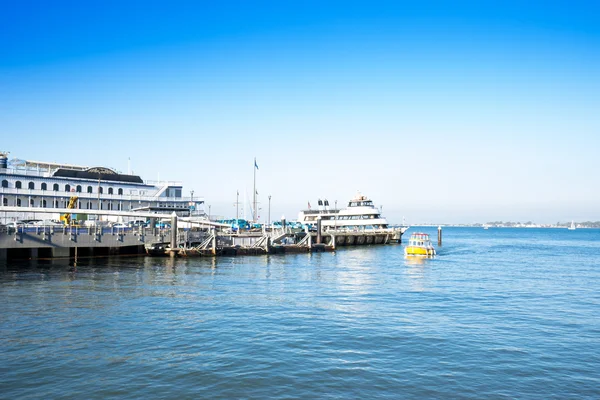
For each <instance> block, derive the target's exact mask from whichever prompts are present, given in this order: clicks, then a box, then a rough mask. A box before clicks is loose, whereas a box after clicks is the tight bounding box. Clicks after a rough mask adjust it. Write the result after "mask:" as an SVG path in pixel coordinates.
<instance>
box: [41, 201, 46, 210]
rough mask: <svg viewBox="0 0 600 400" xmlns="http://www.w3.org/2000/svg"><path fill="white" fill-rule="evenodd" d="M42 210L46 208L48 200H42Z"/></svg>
mask: <svg viewBox="0 0 600 400" xmlns="http://www.w3.org/2000/svg"><path fill="white" fill-rule="evenodd" d="M41 205H42V208H46V200H42V204H41Z"/></svg>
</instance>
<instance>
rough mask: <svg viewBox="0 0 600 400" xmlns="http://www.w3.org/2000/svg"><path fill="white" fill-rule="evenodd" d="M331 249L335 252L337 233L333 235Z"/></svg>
mask: <svg viewBox="0 0 600 400" xmlns="http://www.w3.org/2000/svg"><path fill="white" fill-rule="evenodd" d="M331 248H332V249H334V250H335V233H334V234H332V235H331Z"/></svg>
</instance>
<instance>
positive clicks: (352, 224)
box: [297, 193, 408, 242]
mask: <svg viewBox="0 0 600 400" xmlns="http://www.w3.org/2000/svg"><path fill="white" fill-rule="evenodd" d="M319 219H320V220H321V229H322V230H323V231H324V232H382V233H383V232H391V235H392V239H391V241H393V242H400V241H401V238H402V234H403V233H404V232H405V231H406V230H407V229H408V227H405V226H402V227H391V226H390V225H389V224H388V222H387V220H386V218H384V217H383V216H382V215H381V210H379V209H378V208H376V207H375V205H374V204H373V201H372V200H370V199H369V198H367V197H366V196H363V195H361V194H360V193H357V195H356V196H355V197H354V198H353V199H351V200H350V201H349V202H348V205H347V207H345V208H342V209H337V207H336V208H330V207H329V201H328V200H321V199H319V200H318V208H317V209H316V210H315V209H312V208H311V207H310V203H309V208H308V209H307V210H302V211H300V212H299V213H298V220H297V222H298V223H300V224H302V225H303V226H307V227H308V228H309V230H314V229H316V227H317V223H318V220H319Z"/></svg>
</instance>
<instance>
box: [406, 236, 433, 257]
mask: <svg viewBox="0 0 600 400" xmlns="http://www.w3.org/2000/svg"><path fill="white" fill-rule="evenodd" d="M404 255H405V256H416V257H429V258H431V257H434V256H435V248H434V247H433V244H432V243H431V240H430V239H429V235H428V234H427V233H420V232H415V233H413V234H411V235H410V239H408V245H407V246H406V247H405V248H404Z"/></svg>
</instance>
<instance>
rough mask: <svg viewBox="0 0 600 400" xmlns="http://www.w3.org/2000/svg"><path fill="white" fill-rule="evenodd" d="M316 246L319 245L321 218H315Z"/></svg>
mask: <svg viewBox="0 0 600 400" xmlns="http://www.w3.org/2000/svg"><path fill="white" fill-rule="evenodd" d="M317 244H321V216H318V217H317Z"/></svg>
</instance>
